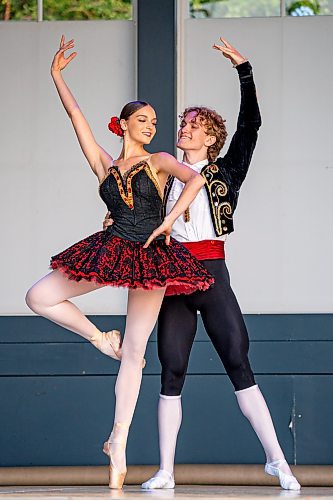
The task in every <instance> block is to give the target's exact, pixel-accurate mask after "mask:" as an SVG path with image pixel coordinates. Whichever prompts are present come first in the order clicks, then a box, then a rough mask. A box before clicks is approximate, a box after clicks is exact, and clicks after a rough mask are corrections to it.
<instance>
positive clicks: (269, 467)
mask: <svg viewBox="0 0 333 500" xmlns="http://www.w3.org/2000/svg"><path fill="white" fill-rule="evenodd" d="M285 463H287V461H286V460H284V459H282V460H276V461H275V462H270V463H266V465H265V472H266V474H270V475H271V476H276V477H278V478H279V481H280V485H281V487H282V488H283V489H284V490H294V491H297V490H300V489H301V485H300V484H299V482H298V481H297V479H296V477H295V476H292V475H290V474H286V473H285V472H282V470H281V469H280V468H279V466H281V465H283V464H285Z"/></svg>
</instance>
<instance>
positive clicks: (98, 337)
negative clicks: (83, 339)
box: [90, 329, 121, 361]
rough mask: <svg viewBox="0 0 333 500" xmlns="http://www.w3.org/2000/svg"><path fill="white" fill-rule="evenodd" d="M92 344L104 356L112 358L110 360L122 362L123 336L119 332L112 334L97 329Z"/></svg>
mask: <svg viewBox="0 0 333 500" xmlns="http://www.w3.org/2000/svg"><path fill="white" fill-rule="evenodd" d="M90 342H91V343H92V344H93V345H94V346H95V347H96V349H98V350H99V351H101V352H102V353H103V354H106V355H107V356H110V358H113V359H116V360H117V361H120V360H121V336H120V332H119V331H118V330H111V331H110V332H100V331H99V330H97V329H96V332H95V334H94V336H93V337H91V339H90Z"/></svg>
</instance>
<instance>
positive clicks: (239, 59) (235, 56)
mask: <svg viewBox="0 0 333 500" xmlns="http://www.w3.org/2000/svg"><path fill="white" fill-rule="evenodd" d="M220 40H221V42H222V43H223V44H224V45H218V44H217V43H214V45H213V49H216V50H219V51H220V52H222V54H223V55H224V57H226V58H227V59H230V61H231V62H232V64H233V65H234V66H238V64H242V63H243V62H245V61H247V59H246V58H245V57H243V56H242V55H241V54H240V53H239V52H238V51H237V50H236V49H235V47H233V46H232V45H230V43H229V42H228V41H227V40H226V39H225V38H222V37H220Z"/></svg>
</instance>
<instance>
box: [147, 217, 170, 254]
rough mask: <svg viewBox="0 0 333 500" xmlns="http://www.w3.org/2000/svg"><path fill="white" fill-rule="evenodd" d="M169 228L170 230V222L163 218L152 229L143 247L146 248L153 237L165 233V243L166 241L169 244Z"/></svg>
mask: <svg viewBox="0 0 333 500" xmlns="http://www.w3.org/2000/svg"><path fill="white" fill-rule="evenodd" d="M171 230H172V224H171V223H170V222H169V221H167V220H166V219H164V221H163V222H162V224H161V225H160V226H158V227H157V228H156V229H155V231H153V232H152V233H151V235H150V236H149V238H148V240H147V241H146V243H145V244H144V245H143V248H148V247H149V245H150V243H151V242H152V241H154V239H155V238H157V236H159V235H160V234H165V243H166V245H170V235H171Z"/></svg>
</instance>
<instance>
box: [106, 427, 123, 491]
mask: <svg viewBox="0 0 333 500" xmlns="http://www.w3.org/2000/svg"><path fill="white" fill-rule="evenodd" d="M121 427H125V428H128V425H127V424H125V423H124V424H123V423H121V422H118V423H116V424H115V425H114V427H113V431H112V433H111V436H110V438H109V439H108V440H107V441H105V443H104V446H103V453H105V455H107V456H108V457H109V459H110V466H109V488H110V489H111V490H120V489H122V487H123V484H124V481H125V477H126V473H127V469H126V468H125V470H124V471H122V472H121V471H120V470H119V469H118V468H117V467H116V466H115V464H114V463H113V460H112V453H111V445H112V444H117V445H118V450H117V453H123V452H124V450H125V446H126V440H125V439H124V438H121V437H120V436H119V437H118V438H117V435H116V434H117V431H118V430H120V428H121ZM114 455H115V453H114Z"/></svg>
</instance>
